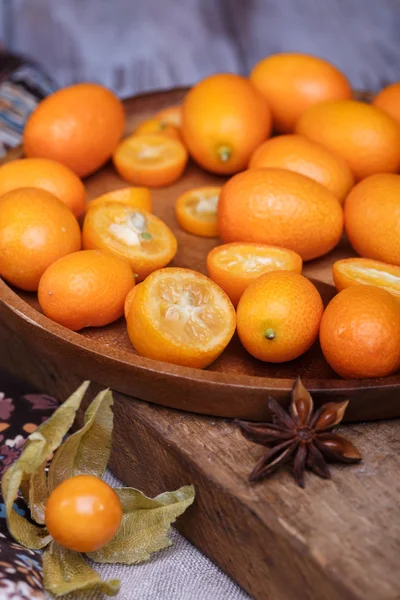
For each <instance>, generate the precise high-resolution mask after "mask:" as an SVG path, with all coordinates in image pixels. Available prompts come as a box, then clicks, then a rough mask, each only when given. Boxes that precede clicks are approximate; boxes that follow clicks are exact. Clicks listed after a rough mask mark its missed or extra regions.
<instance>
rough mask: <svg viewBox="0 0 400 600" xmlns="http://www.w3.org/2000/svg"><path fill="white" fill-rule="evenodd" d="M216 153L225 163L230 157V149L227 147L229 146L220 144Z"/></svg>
mask: <svg viewBox="0 0 400 600" xmlns="http://www.w3.org/2000/svg"><path fill="white" fill-rule="evenodd" d="M217 154H218V156H219V158H220V160H221V162H223V163H225V162H228V160H229V159H230V157H231V154H232V150H231V149H230V148H229V146H220V147H219V148H218V150H217Z"/></svg>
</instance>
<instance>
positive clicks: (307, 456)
mask: <svg viewBox="0 0 400 600" xmlns="http://www.w3.org/2000/svg"><path fill="white" fill-rule="evenodd" d="M347 405H348V401H345V402H328V403H326V404H324V405H323V406H321V408H320V409H319V410H318V411H317V412H315V413H314V414H313V408H314V403H313V400H312V397H311V395H310V393H309V392H308V391H307V390H306V388H305V387H304V385H303V383H302V381H301V379H300V377H298V378H297V379H296V381H295V383H294V386H293V390H292V402H291V404H290V409H289V413H288V412H286V411H285V410H284V409H283V408H282V407H281V406H280V405H279V404H278V403H277V402H276V401H275V400H273V399H272V398H271V399H270V400H269V408H270V410H271V412H272V420H273V423H252V422H250V421H239V420H237V421H236V423H237V424H238V425H239V426H240V428H241V431H242V433H243V435H244V437H245V438H247V439H248V440H250V441H251V442H254V443H255V444H261V445H262V446H267V447H268V448H269V450H268V452H267V453H266V454H265V455H264V456H263V457H262V458H261V459H260V460H259V461H258V463H257V464H256V466H255V467H254V469H253V471H252V472H251V474H250V477H249V481H250V482H254V481H258V480H260V479H262V478H264V477H267V476H269V475H271V474H272V473H273V472H274V471H275V470H276V469H277V468H278V467H280V466H281V465H283V464H284V463H287V462H289V461H290V460H293V475H294V478H295V480H296V483H297V484H298V485H299V486H300V487H304V473H305V470H306V468H308V469H310V470H311V471H313V472H314V473H316V475H319V476H320V477H323V478H324V479H329V478H330V476H331V475H330V472H329V469H328V465H327V462H326V461H340V462H344V463H356V462H359V461H360V460H361V459H362V456H361V454H360V452H359V451H358V450H357V449H356V448H355V447H354V446H353V444H352V443H351V442H349V441H348V440H346V439H345V438H343V437H342V436H341V435H337V434H336V433H332V432H330V430H331V429H332V427H334V426H335V425H337V424H338V423H340V422H341V420H342V419H343V415H344V413H345V410H346V408H347Z"/></svg>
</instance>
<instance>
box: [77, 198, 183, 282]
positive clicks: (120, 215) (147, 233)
mask: <svg viewBox="0 0 400 600" xmlns="http://www.w3.org/2000/svg"><path fill="white" fill-rule="evenodd" d="M82 233H83V247H84V248H86V249H96V248H97V249H100V250H108V251H109V252H112V253H113V254H114V255H115V256H118V257H119V258H123V259H125V260H127V261H128V262H129V263H130V265H131V267H132V269H133V272H134V273H135V274H136V275H137V280H138V281H141V280H142V279H144V278H145V277H147V275H149V274H150V273H152V272H153V271H155V270H156V269H160V268H162V267H165V266H166V265H167V264H168V263H169V262H170V261H171V260H172V259H173V258H174V256H175V254H176V250H177V247H178V244H177V241H176V238H175V236H174V234H173V233H172V231H171V230H170V228H169V227H168V226H167V225H166V224H165V223H164V222H163V221H161V219H159V218H158V217H156V216H154V215H152V214H151V213H149V212H147V211H145V210H141V209H135V208H131V207H130V206H128V205H126V204H123V203H122V202H109V203H106V204H104V203H102V204H97V205H96V206H93V207H92V208H91V209H90V210H89V211H88V212H87V214H86V217H85V221H84V223H83V232H82Z"/></svg>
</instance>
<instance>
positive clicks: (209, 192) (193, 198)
mask: <svg viewBox="0 0 400 600" xmlns="http://www.w3.org/2000/svg"><path fill="white" fill-rule="evenodd" d="M220 192H221V187H216V186H204V187H199V188H193V189H191V190H188V191H187V192H184V193H183V194H182V195H181V196H179V198H178V200H177V202H176V206H175V214H176V218H177V220H178V223H179V225H180V226H181V227H182V229H184V230H185V231H187V232H189V233H193V234H194V235H200V236H203V237H217V236H218V227H217V206H218V200H219V195H220Z"/></svg>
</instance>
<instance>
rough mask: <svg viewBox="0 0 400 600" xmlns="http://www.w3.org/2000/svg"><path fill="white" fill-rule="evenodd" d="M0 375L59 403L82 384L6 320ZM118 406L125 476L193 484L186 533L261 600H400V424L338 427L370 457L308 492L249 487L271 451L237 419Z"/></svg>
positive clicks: (1, 324)
mask: <svg viewBox="0 0 400 600" xmlns="http://www.w3.org/2000/svg"><path fill="white" fill-rule="evenodd" d="M1 316H3V315H1ZM78 362H79V361H78V357H77V362H76V367H77V366H78ZM0 366H1V367H2V368H5V369H7V370H8V371H9V372H10V373H12V374H14V375H16V376H17V377H19V378H22V379H24V380H25V381H27V382H29V384H30V385H32V386H35V387H36V388H37V389H39V390H41V391H44V392H46V393H49V394H53V395H54V396H56V397H57V398H58V399H60V400H64V399H65V398H66V397H67V396H68V395H69V394H70V393H71V392H72V391H73V390H74V389H75V388H76V387H77V386H78V385H79V384H80V383H81V381H82V377H80V376H79V375H76V369H74V368H73V366H71V365H70V366H68V368H66V367H65V365H64V364H63V363H62V361H60V357H59V356H58V355H57V352H54V353H53V354H52V356H47V357H46V355H45V354H44V353H42V352H40V351H38V349H37V348H35V347H34V346H32V345H31V344H30V343H29V342H27V340H26V338H21V337H19V336H18V334H17V333H16V332H15V331H14V330H13V328H12V324H11V325H10V324H9V323H7V321H6V320H4V318H2V319H1V320H0ZM99 389H100V386H99V385H97V384H93V385H92V386H91V389H90V395H89V396H88V398H87V399H86V402H85V406H86V405H87V404H88V401H89V399H90V397H93V395H94V394H95V393H97V391H98V390H99ZM114 397H115V407H114V412H115V430H114V442H113V453H112V458H111V468H112V470H113V472H114V473H115V475H117V476H118V477H119V478H120V479H122V480H123V481H124V482H125V483H126V484H128V485H132V486H135V487H138V488H141V489H143V490H144V491H145V492H146V493H147V494H150V495H155V494H157V493H159V492H161V491H162V490H164V489H175V488H176V487H178V486H180V485H183V484H187V483H193V484H194V485H195V487H196V491H197V498H196V502H195V504H194V506H193V507H191V508H190V509H189V510H188V511H187V513H186V514H185V515H184V516H183V518H182V519H181V520H180V521H179V523H178V528H179V529H180V531H181V532H182V533H183V534H184V535H185V536H186V537H187V538H188V539H189V540H190V541H192V542H193V543H194V544H195V545H196V546H197V547H198V548H199V549H201V550H202V551H203V552H204V553H205V554H206V555H207V556H209V557H210V558H211V559H212V560H214V561H215V562H216V563H217V564H218V565H219V566H220V567H221V568H222V569H223V570H224V571H225V572H226V573H228V574H229V575H230V576H231V577H233V578H234V579H235V580H236V581H237V582H238V583H239V584H240V585H241V586H242V587H243V588H245V589H246V590H247V591H248V592H249V593H250V594H251V595H252V596H253V597H254V598H256V599H257V600H398V599H399V598H400V578H399V565H400V517H399V515H400V479H399V471H400V421H399V420H392V421H381V422H379V423H369V424H357V425H348V426H342V427H340V428H339V430H338V431H340V432H342V433H343V434H344V435H345V436H346V437H348V438H349V439H350V440H351V441H352V442H353V443H354V444H355V445H356V446H357V447H358V448H359V449H360V450H361V452H362V453H363V456H364V460H363V462H362V463H360V464H359V465H353V466H343V465H339V466H333V467H332V475H333V477H332V480H331V481H324V480H321V479H319V478H318V477H316V476H314V475H312V474H308V473H307V475H306V488H305V490H302V489H300V488H298V487H297V486H296V485H295V484H294V481H293V480H292V478H291V476H290V474H289V473H288V472H285V471H281V472H278V473H276V474H275V475H274V476H273V477H272V478H271V479H269V480H268V481H266V482H265V483H263V484H259V485H257V486H249V485H248V483H247V476H248V474H249V472H250V471H251V469H252V467H253V465H254V463H255V461H256V460H257V459H258V458H259V457H260V455H261V453H262V451H263V449H262V448H261V447H259V446H256V445H252V444H251V443H250V442H247V441H246V440H245V439H244V438H243V437H242V436H241V434H240V433H239V431H238V429H237V428H236V427H235V426H234V425H233V424H232V423H230V422H229V421H227V420H224V419H212V418H210V417H201V416H196V415H190V414H188V413H184V412H181V411H176V410H171V409H165V408H162V407H159V406H155V405H151V404H148V403H146V402H142V401H137V400H135V399H133V398H130V397H128V396H126V395H123V394H119V393H115V394H114ZM79 419H80V422H82V412H81V413H80V417H79Z"/></svg>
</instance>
